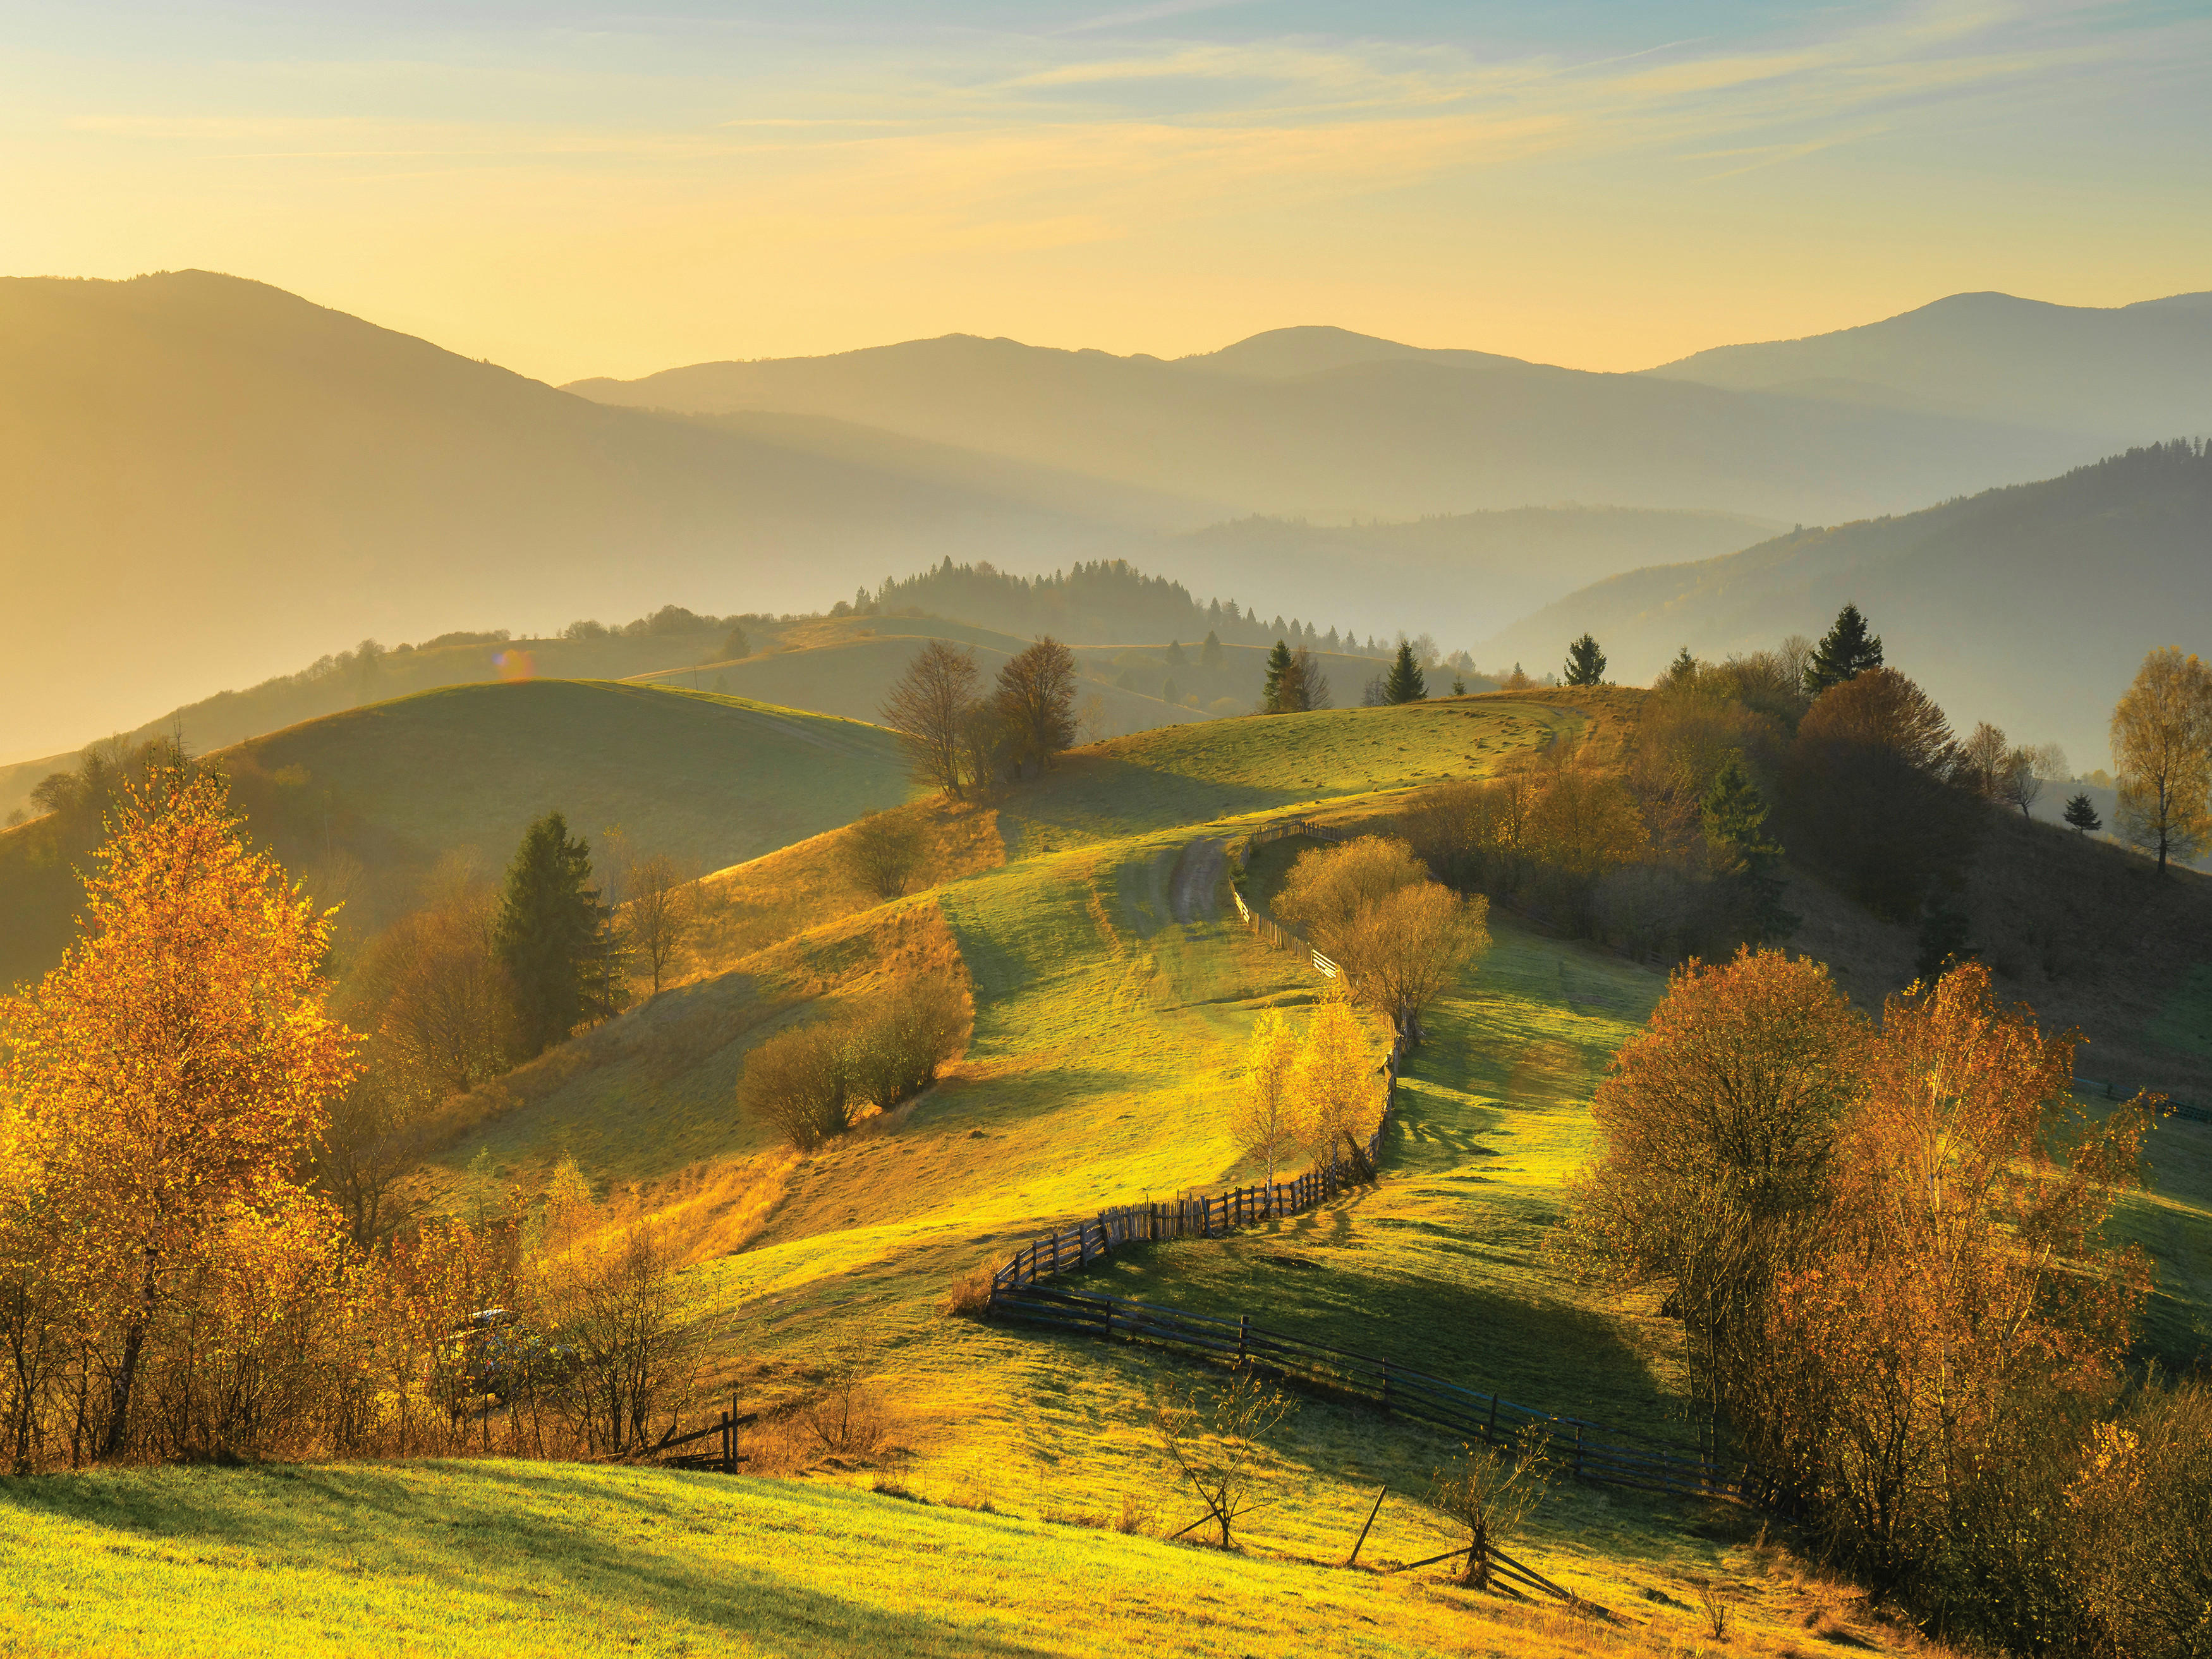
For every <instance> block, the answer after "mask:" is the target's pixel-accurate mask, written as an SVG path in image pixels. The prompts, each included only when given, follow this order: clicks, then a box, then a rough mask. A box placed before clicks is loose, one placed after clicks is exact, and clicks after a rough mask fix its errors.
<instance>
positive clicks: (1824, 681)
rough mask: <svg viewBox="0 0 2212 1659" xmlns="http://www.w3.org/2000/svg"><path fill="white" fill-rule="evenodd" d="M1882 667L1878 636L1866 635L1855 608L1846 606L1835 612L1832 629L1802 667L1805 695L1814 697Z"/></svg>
mask: <svg viewBox="0 0 2212 1659" xmlns="http://www.w3.org/2000/svg"><path fill="white" fill-rule="evenodd" d="M1879 667H1881V635H1878V634H1869V633H1868V632H1867V623H1866V618H1865V617H1862V616H1861V615H1859V608H1858V606H1857V605H1845V606H1844V608H1843V609H1842V610H1841V611H1838V612H1836V623H1835V626H1834V627H1832V628H1831V629H1829V630H1828V631H1827V633H1826V635H1825V636H1824V637H1823V638H1822V639H1821V641H1820V644H1819V645H1817V646H1815V647H1813V658H1812V660H1811V661H1809V662H1808V663H1807V664H1806V665H1805V695H1806V696H1808V697H1817V696H1820V693H1822V692H1823V691H1826V690H1827V689H1828V688H1829V687H1830V686H1832V685H1841V684H1843V683H1844V681H1845V680H1848V679H1855V678H1857V677H1858V676H1859V675H1861V674H1863V673H1864V672H1866V671H1867V670H1868V669H1869V668H1879Z"/></svg>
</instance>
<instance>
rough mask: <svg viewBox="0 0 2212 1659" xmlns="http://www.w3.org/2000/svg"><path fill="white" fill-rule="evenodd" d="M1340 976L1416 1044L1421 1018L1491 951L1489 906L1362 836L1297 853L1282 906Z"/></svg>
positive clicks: (1402, 853)
mask: <svg viewBox="0 0 2212 1659" xmlns="http://www.w3.org/2000/svg"><path fill="white" fill-rule="evenodd" d="M1275 908H1276V910H1277V913H1278V914H1279V915H1280V916H1281V917H1282V918H1283V920H1285V921H1288V922H1291V923H1292V924H1294V925H1296V926H1298V927H1303V928H1304V930H1305V933H1306V935H1307V937H1308V938H1309V939H1311V940H1312V942H1313V944H1314V946H1315V948H1316V950H1318V951H1321V952H1322V955H1324V956H1326V957H1328V958H1329V959H1330V960H1332V961H1333V962H1334V963H1336V965H1337V967H1338V968H1339V969H1340V970H1341V972H1342V974H1343V975H1344V979H1345V981H1346V984H1347V985H1348V986H1349V987H1350V994H1351V996H1352V998H1353V999H1354V1000H1356V1001H1358V1002H1359V1003H1361V1004H1363V1005H1364V1006H1367V1007H1369V1008H1371V1009H1373V1010H1374V1011H1375V1012H1376V1013H1379V1014H1381V1015H1383V1017H1384V1018H1387V1019H1389V1021H1390V1022H1391V1024H1393V1025H1394V1026H1395V1028H1396V1029H1397V1030H1400V1031H1402V1032H1404V1033H1405V1034H1406V1035H1407V1036H1408V1037H1409V1038H1411V1039H1413V1041H1416V1042H1418V1041H1419V1037H1420V1034H1421V1015H1422V1012H1423V1011H1424V1010H1425V1009H1426V1008H1427V1007H1428V1006H1429V1005H1430V1004H1431V1003H1432V1002H1433V1001H1434V1000H1436V998H1437V995H1438V994H1439V993H1440V992H1441V991H1442V990H1443V987H1444V986H1445V985H1446V984H1447V983H1449V981H1450V979H1451V977H1452V975H1454V974H1455V973H1456V972H1457V971H1458V970H1459V969H1460V968H1461V966H1462V964H1464V963H1466V961H1467V960H1468V957H1472V956H1478V955H1480V954H1481V953H1482V952H1484V951H1487V950H1488V949H1489V948H1490V930H1489V927H1488V921H1489V915H1490V901H1489V900H1488V899H1487V898H1486V897H1484V896H1481V895H1480V894H1477V895H1475V896H1474V897H1472V898H1463V897H1462V896H1460V895H1459V894H1456V893H1455V892H1453V891H1452V890H1450V889H1449V888H1447V887H1445V886H1443V884H1440V883H1438V882H1437V881H1435V880H1433V879H1432V878H1431V876H1430V874H1429V872H1428V870H1427V869H1426V868H1425V866H1423V864H1422V862H1421V860H1419V858H1417V857H1416V856H1415V855H1414V853H1413V848H1412V847H1411V846H1410V845H1408V844H1407V842H1404V841H1401V840H1399V839H1397V838H1395V837H1392V836H1361V837H1360V838H1359V839H1358V840H1356V841H1352V842H1346V843H1345V844H1343V845H1342V846H1340V847H1325V848H1309V849H1308V850H1307V851H1305V852H1304V853H1301V854H1298V858H1297V862H1296V863H1295V864H1293V865H1292V866H1291V870H1290V873H1289V874H1288V875H1287V876H1286V877H1285V878H1284V882H1283V885H1282V889H1281V890H1280V891H1279V893H1278V895H1277V896H1276V899H1275Z"/></svg>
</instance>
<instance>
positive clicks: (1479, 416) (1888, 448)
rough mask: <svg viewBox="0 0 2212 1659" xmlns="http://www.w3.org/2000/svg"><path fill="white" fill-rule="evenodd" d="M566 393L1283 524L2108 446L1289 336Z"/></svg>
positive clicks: (2030, 473)
mask: <svg viewBox="0 0 2212 1659" xmlns="http://www.w3.org/2000/svg"><path fill="white" fill-rule="evenodd" d="M569 389H570V390H572V391H574V392H579V393H580V394H582V395H584V396H586V397H590V398H596V399H599V400H600V401H602V402H606V403H612V404H622V405H624V406H627V407H632V408H640V409H658V410H667V411H671V412H674V413H682V414H690V415H714V416H729V415H732V414H734V413H736V412H738V411H741V410H752V411H769V410H773V411H776V412H779V413H782V414H786V415H803V416H816V417H828V418H830V419H835V420H839V421H845V422H854V423H855V424H857V425H860V426H866V427H873V428H881V429H883V430H885V431H890V432H896V433H901V434H904V435H908V436H909V437H914V438H919V439H925V440H927V441H932V442H935V443H943V444H948V445H954V446H957V447H960V448H962V449H965V450H972V451H977V452H981V453H988V454H994V455H1000V456H1004V457H1007V458H1011V459H1017V460H1020V461H1023V462H1025V463H1028V464H1030V465H1037V466H1043V467H1051V468H1057V469H1062V470H1064V471H1068V472H1072V473H1081V474H1086V475H1089V476H1091V477H1097V478H1103V479H1111V480H1113V481H1115V482H1116V483H1121V484H1123V485H1126V486H1130V487H1134V488H1139V489H1147V490H1152V491H1155V492H1159V493H1161V494H1164V495H1176V496H1183V497H1190V498H1196V499H1202V500H1206V501H1217V502H1231V503H1234V504H1235V509H1236V511H1237V513H1262V514H1267V515H1273V516H1278V517H1297V516H1300V515H1304V516H1309V517H1317V518H1322V519H1342V518H1348V517H1366V518H1385V519H1412V518H1417V517H1420V516H1422V515H1425V514H1433V513H1467V512H1473V511H1479V510H1485V509H1498V508H1510V507H1526V506H1532V505H1540V504H1543V503H1547V502H1556V501H1582V502H1590V503H1601V504H1611V505H1620V506H1633V507H1683V508H1692V509H1698V510H1703V511H1724V512H1732V513H1743V514H1748V515H1751V516H1754V517H1763V518H1765V519H1768V520H1782V521H1784V522H1790V521H1792V520H1813V521H1821V520H1838V519H1843V518H1856V517H1861V516H1863V515H1865V514H1868V513H1881V512H1895V511H1905V510H1909V509H1910V508H1911V507H1917V506H1920V505H1922V504H1923V503H1925V502H1927V501H1931V500H1937V499H1941V498H1942V497H1943V496H1946V495H1956V494H1958V493H1960V492H1961V491H1963V490H1967V489H1978V488H1982V487H1984V486H1986V485H1987V484H1989V483H1993V482H2009V481H2014V480H2021V479H2027V478H2033V477H2047V476H2049V475H2050V474H2051V473H2052V472H2055V471H2060V470H2062V469H2063V468H2064V467H2067V466H2069V465H2077V464H2079V463H2081V462H2083V461H2087V460H2089V459H2093V458H2094V457H2095V455H2096V454H2097V453H2100V447H2099V446H2096V445H2094V444H2090V443H2087V442H2085V441H2083V440H2082V439H2081V438H2080V437H2078V436H2075V435H2068V434H2060V433H2052V432H2046V431H2040V430H2037V429H2034V428H2028V427H2022V426H2019V425H2014V424H2005V423H1999V422H1988V421H1981V420H1974V419H1960V418H1959V417H1957V416H1951V415H1948V414H1942V413H1936V412H1929V411H1924V410H1899V409H1893V408H1889V407H1886V406H1881V405H1880V404H1869V405H1854V404H1849V403H1845V402H1841V401H1838V400H1836V399H1832V398H1796V397H1787V396H1780V395H1777V394H1775V393H1771V392H1743V391H1736V390H1732V389H1723V388H1718V387H1712V386H1699V385H1696V384H1694V383H1690V382H1685V381H1680V380H1668V379H1664V378H1661V377H1656V376H1651V375H1644V374H1590V373H1587V372H1584V371H1583V370H1579V369H1567V368H1554V367H1551V366H1548V365H1546V364H1541V363H1528V362H1520V361H1519V360H1517V359H1514V358H1510V357H1499V356H1493V355H1491V354H1486V353H1482V352H1462V351H1436V350H1426V349H1419V348H1415V347H1411V346H1404V345H1401V344H1398V343H1395V342H1391V341H1383V340H1376V339H1375V338H1373V337H1370V336H1364V335H1358V334H1353V333H1351V332H1349V331H1345V330H1340V329H1319V328H1316V329H1290V330H1277V331H1272V332H1270V333H1268V334H1263V335H1257V336H1255V337H1252V338H1251V339H1249V340H1245V341H1240V342H1238V343H1237V344H1236V345H1233V346H1231V347H1228V348H1225V349H1224V350H1222V351H1220V352H1216V353H1211V354H1207V355H1206V356H1202V357H1199V358H1185V359H1182V360H1179V361H1177V362H1164V361H1163V360H1161V359H1159V358H1158V357H1151V356H1131V357H1116V356H1111V355H1110V354H1109V353H1106V352H1103V351H1066V350H1060V349H1049V348H1044V347H1037V346H1030V345H1024V344H1023V343H1020V342H1018V341H1014V340H1008V339H983V338H980V337H975V336H973V335H945V336H943V337H939V338H936V339H930V340H910V341H906V342H903V343H899V344H895V345H886V346H872V347H868V348H866V349H861V350H857V351H848V352H841V353H838V354H836V355H834V356H824V357H800V358H779V359H768V360H763V361H760V362H714V363H697V364H692V365H690V366H688V367H685V368H671V369H666V370H664V371H662V372H661V373H659V374H651V375H647V376H646V377H645V378H643V379H642V380H629V381H617V380H579V381H576V382H574V383H573V384H572V385H571V386H570V387H569ZM1224 516H1226V515H1224Z"/></svg>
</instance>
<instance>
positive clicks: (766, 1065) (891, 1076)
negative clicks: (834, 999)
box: [738, 975, 969, 1152]
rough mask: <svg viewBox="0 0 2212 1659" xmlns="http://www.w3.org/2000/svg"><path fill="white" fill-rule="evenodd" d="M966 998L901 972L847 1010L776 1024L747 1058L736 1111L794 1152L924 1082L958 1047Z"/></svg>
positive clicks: (906, 1096)
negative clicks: (785, 1026)
mask: <svg viewBox="0 0 2212 1659" xmlns="http://www.w3.org/2000/svg"><path fill="white" fill-rule="evenodd" d="M968 1028H969V1010H968V1000H967V997H966V996H965V994H963V993H962V992H961V991H960V990H959V988H958V987H956V986H954V985H951V984H950V983H949V982H947V981H943V980H940V979H925V978H921V977H919V976H914V975H908V976H903V977H901V978H897V979H895V980H893V981H891V982H890V984H889V985H888V986H886V987H884V988H883V989H882V990H880V991H878V992H877V993H875V994H873V995H872V996H870V997H868V998H867V999H866V1000H864V1001H862V1002H860V1003H859V1004H858V1005H856V1006H852V1007H850V1008H847V1009H842V1010H840V1011H839V1012H836V1013H833V1014H831V1015H829V1016H827V1017H825V1018H820V1019H816V1020H813V1021H811V1022H810V1023H808V1024H804V1025H796V1026H793V1027H791V1028H790V1029H788V1030H783V1031H779V1032H778V1033H776V1034H775V1036H771V1037H769V1039H768V1040H767V1041H766V1042H763V1043H761V1044H760V1045H759V1046H758V1047H757V1048H754V1049H753V1051H752V1052H751V1053H750V1054H748V1055H746V1056H745V1068H744V1073H743V1075H742V1076H740V1077H739V1079H738V1109H739V1111H741V1112H743V1113H744V1115H746V1116H748V1117H750V1118H752V1119H753V1120H754V1121H757V1122H761V1123H765V1124H767V1125H769V1127H772V1128H773V1129H775V1132H776V1133H778V1134H780V1135H781V1136H782V1137H783V1138H784V1139H786V1140H787V1141H789V1142H790V1143H791V1145H792V1146H793V1147H795V1148H796V1149H798V1150H799V1152H813V1151H814V1150H815V1149H816V1148H817V1147H819V1146H822V1145H823V1143H824V1142H825V1141H828V1140H830V1139H835V1138H836V1136H838V1135H841V1134H842V1133H845V1131H846V1130H848V1129H849V1128H851V1127H853V1125H854V1122H856V1121H858V1120H859V1119H860V1117H861V1116H862V1115H865V1114H866V1113H867V1112H868V1111H870V1110H876V1111H884V1112H887V1111H890V1110H891V1109H893V1108H894V1107H896V1106H899V1105H902V1104H903V1103H905V1102H906V1101H908V1100H910V1099H912V1098H913V1097H915V1096H916V1095H918V1094H920V1093H921V1091H923V1090H924V1089H927V1087H928V1086H929V1085H931V1084H932V1083H933V1082H934V1081H935V1080H936V1078H937V1073H938V1070H939V1067H941V1066H943V1065H944V1064H945V1062H946V1061H947V1060H951V1058H953V1056H954V1055H956V1054H958V1053H959V1052H960V1049H961V1046H962V1044H963V1042H965V1040H966V1037H967V1033H968Z"/></svg>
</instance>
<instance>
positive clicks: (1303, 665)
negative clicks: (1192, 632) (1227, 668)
mask: <svg viewBox="0 0 2212 1659" xmlns="http://www.w3.org/2000/svg"><path fill="white" fill-rule="evenodd" d="M1208 637H1209V638H1210V637H1211V636H1210V635H1209V636H1208ZM1214 652H1215V655H1216V656H1217V658H1218V655H1219V646H1218V643H1217V644H1216V646H1215V647H1214ZM1330 706H1331V705H1330V694H1329V687H1328V675H1326V674H1324V673H1322V671H1321V661H1320V659H1318V658H1317V657H1316V656H1315V655H1314V653H1312V652H1311V651H1310V650H1308V649H1307V648H1306V647H1304V646H1303V645H1301V646H1299V647H1297V649H1296V650H1295V651H1294V650H1292V649H1291V647H1290V646H1289V645H1288V644H1287V643H1285V641H1281V640H1277V641H1275V648H1274V649H1273V651H1271V652H1269V653H1267V680H1266V683H1265V684H1264V686H1263V688H1262V689H1261V693H1260V710H1261V713H1262V714H1305V713H1306V712H1308V711H1309V710H1310V709H1315V708H1328V707H1330Z"/></svg>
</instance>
